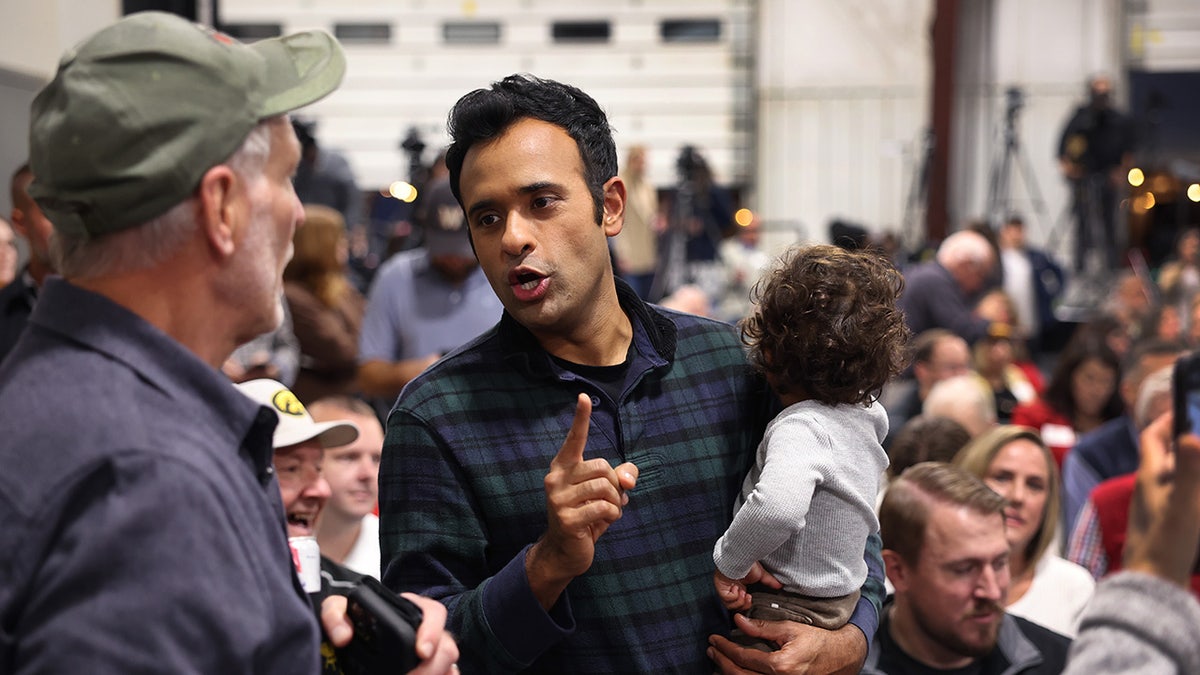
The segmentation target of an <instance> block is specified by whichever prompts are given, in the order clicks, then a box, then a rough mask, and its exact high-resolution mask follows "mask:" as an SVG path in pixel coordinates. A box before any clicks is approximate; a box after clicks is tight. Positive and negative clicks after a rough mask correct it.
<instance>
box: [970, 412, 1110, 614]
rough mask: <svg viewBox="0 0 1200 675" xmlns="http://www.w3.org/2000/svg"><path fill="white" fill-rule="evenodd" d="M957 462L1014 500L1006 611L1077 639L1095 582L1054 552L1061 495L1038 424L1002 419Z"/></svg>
mask: <svg viewBox="0 0 1200 675" xmlns="http://www.w3.org/2000/svg"><path fill="white" fill-rule="evenodd" d="M954 464H955V465H956V466H958V467H961V468H963V469H965V470H966V471H968V472H970V473H972V474H974V475H976V476H978V477H979V478H981V479H982V480H983V482H985V483H987V485H988V487H990V488H992V489H993V490H995V491H996V492H997V493H999V494H1000V496H1002V497H1004V498H1005V499H1006V500H1008V504H1007V505H1006V506H1005V508H1004V522H1005V530H1006V536H1007V538H1008V544H1009V571H1010V574H1011V580H1010V583H1009V587H1008V599H1007V604H1008V607H1007V610H1008V612H1009V613H1010V614H1014V615H1016V616H1020V617H1024V618H1025V619H1028V620H1030V621H1033V622H1034V623H1038V624H1041V625H1042V626H1045V627H1046V628H1049V629H1050V630H1053V631H1056V632H1059V633H1061V634H1063V635H1066V636H1068V637H1073V636H1074V635H1075V632H1076V631H1077V630H1078V628H1079V615H1080V613H1081V612H1082V611H1083V609H1084V607H1085V606H1086V605H1087V603H1088V600H1090V599H1091V597H1092V591H1093V589H1094V588H1095V581H1094V580H1093V579H1092V575H1091V574H1089V573H1088V571H1087V570H1085V569H1084V568H1082V567H1080V566H1079V565H1076V564H1075V563H1072V562H1068V561H1066V560H1064V559H1062V558H1061V557H1059V556H1058V554H1057V553H1056V551H1057V550H1058V549H1059V545H1058V541H1057V538H1058V527H1059V520H1060V518H1061V513H1060V500H1061V497H1060V488H1059V478H1058V467H1057V466H1056V464H1055V462H1054V456H1053V455H1052V454H1051V453H1050V450H1049V449H1047V448H1046V445H1045V443H1043V442H1042V439H1041V437H1040V436H1038V433H1037V432H1036V431H1034V430H1033V429H1031V428H1029V427H1020V426H1013V425H1003V426H998V427H995V428H993V429H991V430H989V431H987V432H986V433H984V434H982V435H981V436H979V437H977V438H976V439H974V440H973V441H971V442H970V443H968V444H967V445H966V447H964V448H963V449H962V450H960V451H959V452H958V454H957V455H955V457H954Z"/></svg>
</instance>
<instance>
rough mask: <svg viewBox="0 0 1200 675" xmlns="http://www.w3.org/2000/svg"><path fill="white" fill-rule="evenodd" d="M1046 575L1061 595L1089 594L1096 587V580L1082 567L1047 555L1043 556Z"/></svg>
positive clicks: (1055, 556) (1061, 558)
mask: <svg viewBox="0 0 1200 675" xmlns="http://www.w3.org/2000/svg"><path fill="white" fill-rule="evenodd" d="M1045 561H1046V563H1045V570H1046V574H1047V575H1048V576H1049V577H1050V578H1051V579H1053V580H1054V583H1055V586H1056V587H1057V588H1058V589H1059V590H1060V591H1061V592H1063V593H1066V594H1068V595H1069V594H1071V593H1073V592H1075V591H1084V592H1087V593H1090V592H1091V591H1092V589H1094V588H1095V587H1096V580H1095V578H1093V577H1092V574H1091V572H1088V571H1087V569H1086V568H1084V567H1083V566H1082V565H1079V564H1076V563H1073V562H1071V561H1070V560H1067V559H1066V558H1063V557H1060V556H1057V555H1052V554H1049V553H1047V554H1046V556H1045Z"/></svg>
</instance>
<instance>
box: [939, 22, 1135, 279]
mask: <svg viewBox="0 0 1200 675" xmlns="http://www.w3.org/2000/svg"><path fill="white" fill-rule="evenodd" d="M1122 6H1123V3H1122V2H1121V0H1056V1H1055V2H1038V1H1037V0H988V1H986V2H967V3H962V4H961V5H960V7H962V11H963V12H964V16H963V21H962V29H961V31H960V47H959V53H960V57H959V62H958V66H959V70H958V73H957V75H958V80H957V85H958V86H957V90H956V92H955V94H956V95H955V106H956V114H955V118H954V129H953V134H954V144H955V145H954V149H955V152H954V155H953V157H952V158H951V165H952V167H951V174H950V175H951V177H952V180H951V184H950V194H951V203H950V209H949V210H950V216H951V220H952V223H956V224H959V225H961V224H962V223H965V222H966V221H968V220H970V219H974V218H983V217H987V216H989V215H992V214H988V213H987V212H986V211H987V209H986V207H987V206H988V203H987V200H988V196H989V188H988V186H989V177H990V176H991V174H992V171H993V170H994V168H993V167H994V166H995V165H996V164H997V163H999V162H1000V161H1001V160H1002V159H1003V157H1004V154H1005V147H1006V142H1005V130H1006V126H1005V118H1006V110H1007V105H1006V100H1005V90H1006V89H1008V88H1010V87H1018V88H1019V89H1020V90H1021V91H1022V92H1023V94H1024V105H1023V106H1022V107H1020V108H1019V109H1018V112H1017V115H1016V116H1015V118H1014V120H1015V124H1014V126H1013V131H1014V140H1015V142H1016V143H1017V145H1016V151H1015V153H1014V154H1013V160H1012V166H1011V168H1010V170H1009V173H1008V176H1009V177H1008V182H1009V189H1008V191H1007V197H1008V199H1007V200H1006V201H1005V202H1004V203H1005V208H1004V209H1003V211H1019V212H1021V213H1022V214H1023V215H1024V216H1025V219H1026V222H1027V223H1029V227H1028V228H1027V229H1028V230H1029V235H1030V238H1031V239H1032V240H1033V241H1034V242H1036V243H1039V244H1044V245H1047V246H1049V247H1050V248H1051V249H1052V250H1053V251H1054V252H1056V253H1058V254H1059V255H1060V257H1062V258H1063V259H1064V260H1069V259H1070V251H1071V241H1070V229H1071V228H1070V226H1069V225H1068V223H1069V218H1068V217H1067V216H1066V212H1067V208H1068V204H1069V196H1068V193H1067V186H1066V183H1065V182H1064V181H1063V180H1062V178H1061V177H1060V175H1059V172H1058V162H1057V159H1056V154H1057V150H1058V140H1059V135H1060V133H1061V131H1062V127H1063V125H1065V124H1066V121H1067V118H1068V117H1069V116H1070V114H1071V112H1072V111H1073V110H1074V108H1075V106H1077V105H1078V104H1079V103H1080V102H1082V100H1083V95H1084V90H1085V82H1086V80H1087V78H1088V76H1089V75H1091V74H1093V73H1097V72H1108V73H1111V74H1112V75H1114V76H1115V77H1117V80H1116V83H1117V89H1116V91H1115V94H1116V100H1117V101H1118V104H1119V105H1120V107H1123V108H1124V107H1126V106H1125V105H1124V103H1122V101H1123V97H1124V95H1125V93H1126V91H1125V88H1124V86H1123V82H1122V80H1121V79H1120V77H1121V71H1122V66H1121V64H1122V49H1123V43H1124V41H1123V37H1122V36H1123V32H1122V29H1121V27H1122V25H1123V15H1122ZM997 196H999V197H1004V196H1005V195H1003V194H1000V195H997ZM1038 197H1040V201H1039V199H1038ZM994 215H996V216H998V217H1002V214H994Z"/></svg>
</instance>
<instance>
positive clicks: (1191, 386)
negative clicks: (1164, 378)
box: [1171, 352, 1200, 438]
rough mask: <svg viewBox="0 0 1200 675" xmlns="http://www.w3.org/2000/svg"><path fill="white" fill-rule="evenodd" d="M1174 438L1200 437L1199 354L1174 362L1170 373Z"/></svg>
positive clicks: (1191, 354) (1190, 354)
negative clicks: (1183, 436)
mask: <svg viewBox="0 0 1200 675" xmlns="http://www.w3.org/2000/svg"><path fill="white" fill-rule="evenodd" d="M1171 392H1172V393H1171V396H1172V398H1173V401H1174V403H1173V409H1174V413H1173V417H1174V427H1175V429H1174V436H1175V437H1176V438H1178V437H1179V436H1182V435H1183V434H1196V435H1197V436H1200V352H1189V353H1187V354H1184V355H1183V356H1181V357H1179V359H1178V360H1177V361H1175V369H1174V370H1173V371H1172V372H1171Z"/></svg>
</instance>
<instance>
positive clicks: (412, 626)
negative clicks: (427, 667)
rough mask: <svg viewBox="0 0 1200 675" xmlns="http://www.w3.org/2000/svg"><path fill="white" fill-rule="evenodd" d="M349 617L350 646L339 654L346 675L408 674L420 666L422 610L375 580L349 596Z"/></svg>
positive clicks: (368, 580)
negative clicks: (418, 640) (419, 640)
mask: <svg viewBox="0 0 1200 675" xmlns="http://www.w3.org/2000/svg"><path fill="white" fill-rule="evenodd" d="M346 614H347V616H349V617H350V622H351V623H352V624H353V625H354V638H353V639H352V640H351V641H350V644H348V645H346V646H345V647H342V648H341V649H339V650H337V657H338V664H339V665H340V666H341V668H342V672H343V673H345V674H346V675H369V674H374V673H407V672H408V671H410V670H412V669H413V668H416V667H417V666H418V665H419V664H420V659H418V658H417V626H419V625H421V619H422V617H423V614H422V613H421V608H420V607H417V606H416V605H415V604H413V603H412V602H410V601H409V600H408V599H406V598H402V597H400V596H399V595H397V594H396V593H393V592H392V591H391V590H389V589H388V588H387V587H385V586H384V585H383V584H381V583H379V581H378V580H376V579H375V578H374V577H363V578H362V581H360V582H359V584H358V586H356V587H355V588H354V590H353V591H351V592H350V594H349V595H348V596H346Z"/></svg>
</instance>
